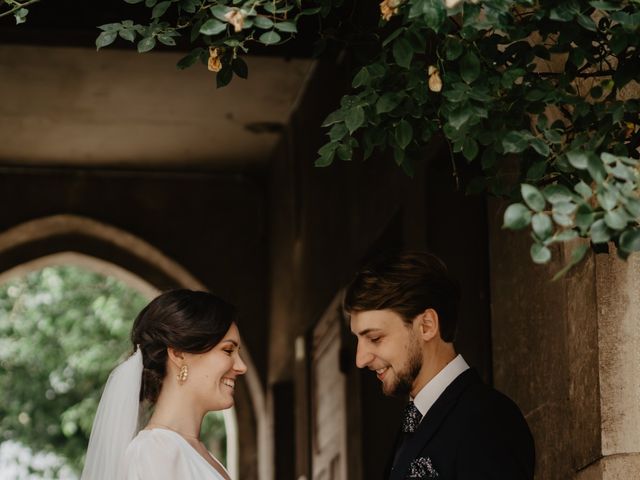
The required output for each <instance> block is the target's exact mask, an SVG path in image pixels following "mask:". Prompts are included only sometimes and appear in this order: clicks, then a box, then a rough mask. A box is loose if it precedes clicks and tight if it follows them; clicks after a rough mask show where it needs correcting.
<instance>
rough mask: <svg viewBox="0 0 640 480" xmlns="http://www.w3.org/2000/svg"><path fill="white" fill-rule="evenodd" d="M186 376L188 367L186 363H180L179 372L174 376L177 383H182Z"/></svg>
mask: <svg viewBox="0 0 640 480" xmlns="http://www.w3.org/2000/svg"><path fill="white" fill-rule="evenodd" d="M188 376H189V368H188V367H187V366H186V365H182V366H181V367H180V373H178V374H177V375H176V378H177V379H178V383H179V384H180V385H182V384H183V383H184V382H186V381H187V377H188Z"/></svg>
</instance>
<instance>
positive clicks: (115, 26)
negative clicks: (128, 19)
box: [98, 22, 122, 32]
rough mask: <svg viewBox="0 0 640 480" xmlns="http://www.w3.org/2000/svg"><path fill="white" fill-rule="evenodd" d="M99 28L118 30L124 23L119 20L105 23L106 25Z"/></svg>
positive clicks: (110, 30)
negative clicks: (118, 21)
mask: <svg viewBox="0 0 640 480" xmlns="http://www.w3.org/2000/svg"><path fill="white" fill-rule="evenodd" d="M98 28H99V29H100V30H102V31H104V32H117V31H118V30H120V29H121V28H122V24H121V23H117V22H116V23H105V24H104V25H100V26H99V27H98Z"/></svg>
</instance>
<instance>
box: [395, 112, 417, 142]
mask: <svg viewBox="0 0 640 480" xmlns="http://www.w3.org/2000/svg"><path fill="white" fill-rule="evenodd" d="M395 137H396V142H398V146H399V147H400V148H402V149H404V148H406V147H407V145H409V143H411V139H412V138H413V128H411V124H410V123H409V122H407V121H406V120H404V119H402V120H400V123H398V126H397V127H396V129H395Z"/></svg>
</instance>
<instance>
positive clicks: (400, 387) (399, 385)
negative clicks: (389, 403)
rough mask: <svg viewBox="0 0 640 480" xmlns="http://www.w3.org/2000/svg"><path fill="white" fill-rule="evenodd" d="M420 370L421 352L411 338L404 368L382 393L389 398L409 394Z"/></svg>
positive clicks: (418, 345) (414, 340) (417, 344)
mask: <svg viewBox="0 0 640 480" xmlns="http://www.w3.org/2000/svg"><path fill="white" fill-rule="evenodd" d="M420 370H422V350H421V348H420V343H419V342H418V340H417V339H415V338H413V339H412V341H411V344H410V345H409V348H408V352H407V363H406V366H405V368H403V369H402V370H399V371H397V372H396V377H397V378H396V382H395V383H394V384H392V385H389V388H388V389H385V388H384V385H383V390H382V391H383V393H384V394H385V395H389V396H394V397H397V396H404V395H407V394H408V393H409V392H411V389H412V387H413V382H414V381H415V379H416V378H417V376H418V374H419V373H420Z"/></svg>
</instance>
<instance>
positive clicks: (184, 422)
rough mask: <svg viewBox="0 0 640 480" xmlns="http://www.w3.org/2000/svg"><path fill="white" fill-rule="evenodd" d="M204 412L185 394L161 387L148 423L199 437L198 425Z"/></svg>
mask: <svg viewBox="0 0 640 480" xmlns="http://www.w3.org/2000/svg"><path fill="white" fill-rule="evenodd" d="M205 413H206V412H203V411H200V409H198V408H197V407H196V405H193V404H192V402H191V401H190V398H188V396H187V395H184V394H182V392H175V391H172V389H167V390H166V391H165V390H164V389H163V390H162V391H161V392H160V395H159V396H158V401H157V402H156V404H155V407H154V410H153V415H151V418H150V419H149V422H148V425H149V426H150V427H152V426H154V425H155V426H162V427H165V428H170V429H171V430H174V431H176V432H178V433H181V434H183V435H184V436H190V437H196V438H197V437H199V435H200V426H201V425H202V419H203V417H204V414H205Z"/></svg>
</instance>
